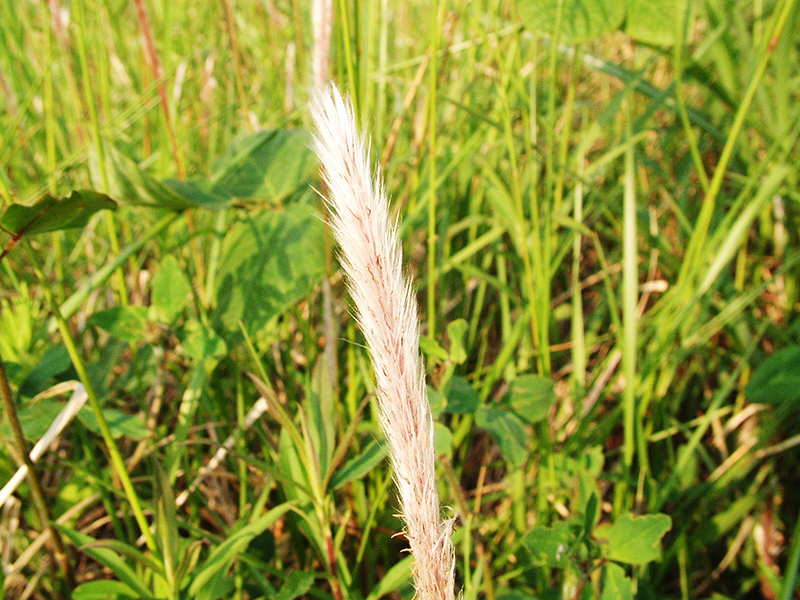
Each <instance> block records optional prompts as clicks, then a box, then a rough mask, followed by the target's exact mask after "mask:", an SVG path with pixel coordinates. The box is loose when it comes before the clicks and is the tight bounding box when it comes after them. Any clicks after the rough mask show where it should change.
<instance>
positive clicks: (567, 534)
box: [522, 521, 580, 567]
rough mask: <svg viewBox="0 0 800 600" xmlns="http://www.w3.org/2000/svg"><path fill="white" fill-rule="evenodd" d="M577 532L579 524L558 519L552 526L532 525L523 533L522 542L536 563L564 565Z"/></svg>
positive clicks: (554, 565)
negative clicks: (531, 527) (571, 523)
mask: <svg viewBox="0 0 800 600" xmlns="http://www.w3.org/2000/svg"><path fill="white" fill-rule="evenodd" d="M579 534H580V527H579V526H575V525H570V524H569V523H566V522H564V521H559V522H557V523H556V524H555V525H554V526H553V527H542V526H536V527H534V528H533V529H531V530H530V531H529V532H528V533H526V534H525V537H523V538H522V543H523V545H524V546H525V547H526V548H527V549H528V551H529V552H530V553H531V556H532V557H533V559H534V561H535V562H536V563H537V564H540V565H546V566H548V567H564V566H566V565H567V564H568V563H569V558H570V556H571V548H572V547H573V546H574V545H575V541H576V540H577V538H578V535H579Z"/></svg>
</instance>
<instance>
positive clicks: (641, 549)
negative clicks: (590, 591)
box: [594, 513, 672, 565]
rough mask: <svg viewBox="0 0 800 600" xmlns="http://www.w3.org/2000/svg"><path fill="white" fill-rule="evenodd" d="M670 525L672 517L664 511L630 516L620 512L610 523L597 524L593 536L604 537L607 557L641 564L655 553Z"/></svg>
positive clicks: (654, 556) (653, 557) (652, 558)
mask: <svg viewBox="0 0 800 600" xmlns="http://www.w3.org/2000/svg"><path fill="white" fill-rule="evenodd" d="M670 529H672V519H670V518H669V517H668V516H667V515H664V514H661V513H659V514H655V515H644V516H641V517H633V516H631V515H630V514H626V515H623V516H621V517H620V518H619V519H617V520H616V522H615V523H614V524H613V525H601V526H600V527H598V528H597V529H596V530H595V532H594V536H595V537H596V538H597V539H599V540H606V541H607V542H608V546H607V549H606V553H607V556H608V558H609V559H611V560H616V561H619V562H622V563H627V564H631V565H642V564H644V563H648V562H650V561H652V560H656V559H657V558H658V556H659V552H660V551H659V545H660V542H661V538H662V537H664V534H665V533H667V531H669V530H670Z"/></svg>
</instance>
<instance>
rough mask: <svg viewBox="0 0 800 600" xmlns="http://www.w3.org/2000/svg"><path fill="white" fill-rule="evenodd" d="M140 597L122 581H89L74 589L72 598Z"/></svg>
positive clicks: (109, 599) (108, 599)
mask: <svg viewBox="0 0 800 600" xmlns="http://www.w3.org/2000/svg"><path fill="white" fill-rule="evenodd" d="M139 597H140V595H139V594H137V593H136V592H135V591H134V590H133V589H131V586H129V585H127V584H125V583H122V582H121V581H113V580H102V581H87V582H86V583H82V584H80V585H79V586H78V587H76V588H75V589H74V590H72V600H134V599H138V598H139Z"/></svg>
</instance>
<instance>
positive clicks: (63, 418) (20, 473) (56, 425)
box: [0, 381, 88, 508]
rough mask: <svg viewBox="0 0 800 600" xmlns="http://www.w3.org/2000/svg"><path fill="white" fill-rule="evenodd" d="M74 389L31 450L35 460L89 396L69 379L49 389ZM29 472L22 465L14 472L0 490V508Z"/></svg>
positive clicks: (62, 391) (32, 457)
mask: <svg viewBox="0 0 800 600" xmlns="http://www.w3.org/2000/svg"><path fill="white" fill-rule="evenodd" d="M69 390H73V392H72V397H71V398H70V399H69V402H67V405H66V406H65V407H64V408H63V409H61V412H60V413H58V416H57V417H56V419H55V421H53V423H52V424H51V425H50V428H49V429H48V430H47V433H45V434H44V435H43V436H42V439H40V440H39V441H38V442H36V445H35V446H34V447H33V450H31V453H30V457H31V460H32V461H33V462H36V461H37V460H39V457H41V456H42V454H44V451H45V450H47V448H48V447H49V446H50V444H52V443H53V440H55V439H56V438H57V437H58V436H59V434H60V433H61V432H62V431H63V430H64V427H66V426H67V425H68V424H69V422H70V421H72V419H73V418H75V415H77V414H78V411H79V410H80V409H81V408H82V407H83V405H84V403H85V402H86V399H87V398H88V396H87V395H86V390H85V389H84V387H83V386H82V385H81V384H80V383H78V382H76V381H68V382H65V383H61V384H59V385H57V386H55V387H54V388H53V389H51V390H48V395H56V394H63V393H64V392H66V391H69ZM27 474H28V467H27V466H25V465H22V466H21V467H20V468H19V469H17V472H16V473H14V476H13V477H11V479H10V480H9V481H8V483H6V484H5V485H4V486H3V489H2V490H0V508H2V507H3V505H4V504H5V503H6V501H7V500H8V498H9V496H11V494H13V493H14V490H16V489H17V487H18V486H19V484H21V483H22V482H23V481H24V480H25V476H26V475H27Z"/></svg>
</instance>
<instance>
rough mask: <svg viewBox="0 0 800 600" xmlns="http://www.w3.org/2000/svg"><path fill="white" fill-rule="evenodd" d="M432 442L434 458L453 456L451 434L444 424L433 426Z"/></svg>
mask: <svg viewBox="0 0 800 600" xmlns="http://www.w3.org/2000/svg"><path fill="white" fill-rule="evenodd" d="M433 442H434V448H435V450H436V456H442V455H443V454H444V455H446V456H450V455H452V454H453V432H452V431H450V428H449V427H447V425H445V424H444V423H434V424H433Z"/></svg>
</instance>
